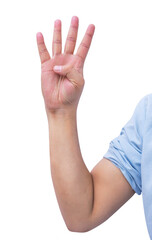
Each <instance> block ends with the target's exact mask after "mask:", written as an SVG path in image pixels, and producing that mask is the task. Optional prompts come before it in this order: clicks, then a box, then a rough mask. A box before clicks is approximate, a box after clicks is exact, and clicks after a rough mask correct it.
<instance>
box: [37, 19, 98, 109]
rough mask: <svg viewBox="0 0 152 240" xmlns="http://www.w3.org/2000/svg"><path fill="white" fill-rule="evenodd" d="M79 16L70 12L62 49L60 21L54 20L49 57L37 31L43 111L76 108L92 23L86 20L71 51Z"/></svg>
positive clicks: (82, 84)
mask: <svg viewBox="0 0 152 240" xmlns="http://www.w3.org/2000/svg"><path fill="white" fill-rule="evenodd" d="M78 25H79V19H78V17H76V16H74V17H72V19H71V25H70V29H69V32H68V36H67V39H66V43H65V47H64V53H62V36H61V21H60V20H56V21H55V22H54V33H53V42H52V58H51V56H50V54H49V52H48V50H47V48H46V45H45V42H44V38H43V35H42V33H40V32H39V33H37V45H38V50H39V55H40V60H41V86H42V93H43V97H44V101H45V106H46V110H47V112H56V111H59V110H61V111H62V110H67V109H69V108H70V109H71V108H73V107H74V108H75V109H76V108H77V105H78V102H79V98H80V96H81V93H82V90H83V87H84V77H83V66H84V61H85V59H86V56H87V53H88V50H89V48H90V44H91V41H92V37H93V34H94V30H95V26H94V25H93V24H90V25H89V26H88V28H87V30H86V33H85V35H84V37H83V40H82V42H81V43H80V46H79V48H78V50H77V52H76V54H75V55H74V49H75V45H76V40H77V32H78Z"/></svg>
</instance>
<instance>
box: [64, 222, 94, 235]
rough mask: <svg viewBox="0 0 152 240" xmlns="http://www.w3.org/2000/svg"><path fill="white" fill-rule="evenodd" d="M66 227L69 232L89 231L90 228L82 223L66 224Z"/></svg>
mask: <svg viewBox="0 0 152 240" xmlns="http://www.w3.org/2000/svg"><path fill="white" fill-rule="evenodd" d="M66 227H67V229H68V230H69V231H70V232H77V233H85V232H89V231H90V230H91V229H92V228H90V227H89V226H86V225H84V224H83V223H79V224H66Z"/></svg>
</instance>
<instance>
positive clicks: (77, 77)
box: [41, 54, 84, 108]
mask: <svg viewBox="0 0 152 240" xmlns="http://www.w3.org/2000/svg"><path fill="white" fill-rule="evenodd" d="M69 63H70V66H71V69H70V71H69V73H67V75H63V76H61V75H59V74H58V73H56V72H54V71H53V67H54V66H55V65H68V64H69ZM41 79H42V92H43V96H44V99H45V100H46V102H47V105H49V108H58V107H59V106H61V105H64V104H66V102H67V103H70V104H72V102H73V101H74V100H75V99H76V98H77V95H78V93H79V92H78V91H77V88H76V87H78V88H79V87H80V86H82V85H83V83H84V81H83V71H82V60H81V59H79V57H77V56H75V55H71V54H66V55H63V54H60V55H56V56H55V57H54V58H53V59H50V60H48V61H47V62H45V63H44V64H43V65H42V76H41Z"/></svg>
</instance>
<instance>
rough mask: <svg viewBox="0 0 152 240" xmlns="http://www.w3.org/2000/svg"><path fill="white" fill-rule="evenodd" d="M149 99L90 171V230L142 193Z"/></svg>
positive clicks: (143, 100)
mask: <svg viewBox="0 0 152 240" xmlns="http://www.w3.org/2000/svg"><path fill="white" fill-rule="evenodd" d="M148 96H149V95H146V96H145V97H143V98H142V99H141V100H140V101H139V103H138V104H137V106H136V108H135V111H134V113H133V115H132V117H131V119H130V120H129V121H128V122H127V123H126V124H125V126H124V127H123V128H122V129H121V132H120V135H119V136H117V137H116V138H115V139H113V140H112V141H111V142H110V144H109V149H108V151H107V152H106V154H104V156H103V159H102V160H101V161H100V162H99V163H98V164H97V165H96V166H95V167H94V168H93V170H92V171H91V175H92V180H93V187H94V201H93V210H92V213H91V215H90V221H89V224H90V229H91V228H94V227H95V226H97V225H99V224H100V223H103V222H104V221H105V220H106V219H108V218H109V217H110V216H111V215H112V214H113V213H114V212H116V211H117V210H118V209H119V208H120V207H121V206H122V205H123V204H124V203H125V202H126V201H128V200H129V199H130V198H131V197H132V196H133V195H134V193H135V192H136V193H137V194H138V195H140V194H141V192H142V183H141V158H142V146H143V136H144V129H145V122H146V109H147V103H148Z"/></svg>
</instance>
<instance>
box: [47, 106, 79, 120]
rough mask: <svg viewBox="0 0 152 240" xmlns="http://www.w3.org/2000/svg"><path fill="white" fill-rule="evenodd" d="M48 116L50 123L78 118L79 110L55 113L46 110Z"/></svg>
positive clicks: (72, 109) (63, 110) (62, 110)
mask: <svg viewBox="0 0 152 240" xmlns="http://www.w3.org/2000/svg"><path fill="white" fill-rule="evenodd" d="M46 114H47V118H48V121H51V120H57V119H62V120H63V119H71V118H73V117H76V114H77V109H76V108H71V109H57V110H54V111H49V110H47V109H46Z"/></svg>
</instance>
